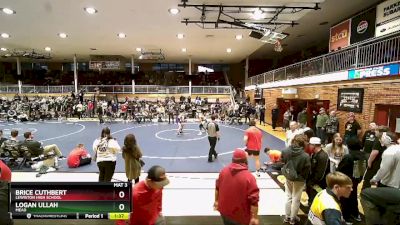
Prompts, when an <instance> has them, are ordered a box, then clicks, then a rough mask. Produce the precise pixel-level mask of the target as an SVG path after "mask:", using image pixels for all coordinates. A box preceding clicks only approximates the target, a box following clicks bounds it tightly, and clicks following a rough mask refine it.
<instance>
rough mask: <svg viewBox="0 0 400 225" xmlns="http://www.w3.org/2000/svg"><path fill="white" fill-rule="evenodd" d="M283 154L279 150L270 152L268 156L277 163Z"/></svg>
mask: <svg viewBox="0 0 400 225" xmlns="http://www.w3.org/2000/svg"><path fill="white" fill-rule="evenodd" d="M281 155H282V152H281V151H279V150H269V151H268V156H269V158H270V159H271V162H273V163H276V162H279V161H280V160H281Z"/></svg>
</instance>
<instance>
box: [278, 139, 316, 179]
mask: <svg viewBox="0 0 400 225" xmlns="http://www.w3.org/2000/svg"><path fill="white" fill-rule="evenodd" d="M289 160H291V161H292V162H293V164H294V167H295V168H296V172H297V175H298V179H296V180H293V181H303V182H305V181H306V180H307V178H308V176H309V175H310V171H311V160H310V156H309V155H308V154H307V153H305V152H304V149H303V148H296V147H293V146H289V147H288V148H287V149H285V150H283V151H282V162H283V163H287V162H288V161H289Z"/></svg>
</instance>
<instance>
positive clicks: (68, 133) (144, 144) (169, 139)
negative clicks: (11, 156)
mask: <svg viewBox="0 0 400 225" xmlns="http://www.w3.org/2000/svg"><path fill="white" fill-rule="evenodd" d="M104 126H108V127H110V129H111V132H112V135H113V136H114V137H115V138H116V139H117V140H118V142H119V143H120V144H121V145H122V144H123V139H124V137H125V135H126V134H128V133H134V134H135V136H136V138H137V140H138V143H139V145H140V147H141V148H142V151H143V153H144V160H145V162H146V165H145V168H144V171H146V170H147V169H148V168H149V167H150V166H152V165H156V164H158V165H161V166H164V167H165V168H166V170H167V173H168V176H169V178H170V181H171V183H170V185H168V186H167V187H166V188H165V190H164V197H163V213H164V215H165V216H166V218H167V222H168V224H186V225H190V224H193V225H195V224H196V225H201V224H204V225H206V224H222V222H221V220H220V218H219V216H218V215H219V214H218V213H217V212H216V211H213V207H212V205H213V202H214V187H215V179H216V178H217V176H218V172H219V171H220V169H221V168H222V167H223V166H225V165H227V164H229V163H230V161H231V157H232V151H233V150H234V149H235V148H237V147H243V133H244V130H245V129H246V128H247V126H228V125H224V124H220V128H221V141H220V142H219V143H218V144H217V148H216V149H217V151H218V152H219V153H220V155H219V157H218V159H217V160H216V161H215V162H213V163H208V162H207V157H208V156H207V154H208V148H209V144H208V140H207V137H206V135H205V134H203V135H200V136H199V135H197V133H198V124H196V123H187V124H185V130H184V134H183V135H182V136H176V133H175V130H176V125H168V124H167V123H161V124H158V123H145V124H132V123H121V122H118V123H112V124H110V123H108V124H105V125H99V124H98V122H88V121H86V122H84V121H78V122H71V121H65V122H56V121H54V122H38V123H18V124H14V123H0V129H3V130H4V132H5V136H8V133H9V132H10V130H12V129H18V130H19V131H20V136H22V133H23V132H25V131H28V130H29V131H32V132H34V133H35V135H34V138H35V139H36V140H40V141H42V142H43V144H44V145H47V144H53V143H55V144H57V145H58V146H59V147H60V149H61V151H62V152H63V154H65V155H67V154H68V152H69V151H70V150H71V149H72V148H73V147H74V146H75V145H76V144H78V143H83V144H85V146H86V147H87V148H88V150H91V146H92V143H93V140H94V139H95V138H97V137H98V136H99V135H100V131H101V129H102V128H103V127H104ZM262 129H264V130H268V129H270V128H266V127H262ZM275 133H277V134H278V136H279V135H282V134H281V133H282V132H275ZM266 146H269V147H272V148H276V149H282V148H283V146H284V143H283V141H282V140H281V139H280V138H277V137H275V136H273V135H270V134H269V133H267V132H264V137H263V147H266ZM261 161H262V162H263V161H268V158H267V157H266V156H265V154H261ZM61 166H62V168H61V169H60V170H59V171H57V172H52V173H48V174H45V175H42V176H41V177H39V178H37V177H36V176H35V175H36V172H30V171H18V172H13V179H12V180H13V182H57V181H71V182H78V181H85V182H88V181H89V182H91V181H93V182H96V181H97V178H98V174H97V166H96V165H95V164H93V163H92V164H91V165H89V166H84V167H82V168H78V169H69V168H67V166H66V162H65V161H61ZM250 170H252V171H254V163H253V161H252V160H250ZM145 177H146V174H145V173H142V175H141V179H144V178H145ZM113 179H114V180H115V181H125V180H126V177H125V174H124V173H123V159H122V158H121V155H119V156H118V162H117V168H116V173H115V174H114V177H113ZM257 183H258V186H259V188H260V207H259V214H260V215H261V224H282V219H281V215H283V214H284V203H285V194H284V191H283V190H282V189H281V187H280V186H279V185H278V184H277V183H276V181H274V180H273V179H272V178H271V177H270V176H269V175H268V174H267V173H263V174H261V177H260V178H257ZM53 222H54V221H53ZM15 223H16V224H17V225H19V224H21V225H22V224H29V225H31V224H38V225H39V224H40V225H46V224H53V223H51V222H50V221H42V220H38V221H28V220H16V221H15ZM57 223H59V224H60V225H63V224H113V223H112V222H111V221H86V220H81V221H78V220H76V221H60V222H58V221H57Z"/></svg>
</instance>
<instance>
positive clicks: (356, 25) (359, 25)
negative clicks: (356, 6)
mask: <svg viewBox="0 0 400 225" xmlns="http://www.w3.org/2000/svg"><path fill="white" fill-rule="evenodd" d="M375 22H376V8H371V9H369V10H367V11H365V12H362V13H360V14H358V15H356V16H354V17H353V18H351V36H350V44H353V43H357V42H360V41H364V40H367V39H369V38H372V37H375Z"/></svg>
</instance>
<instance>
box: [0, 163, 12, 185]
mask: <svg viewBox="0 0 400 225" xmlns="http://www.w3.org/2000/svg"><path fill="white" fill-rule="evenodd" d="M0 181H5V182H8V183H10V182H11V170H10V168H9V167H8V166H7V165H6V164H5V163H4V162H3V161H2V160H0Z"/></svg>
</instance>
